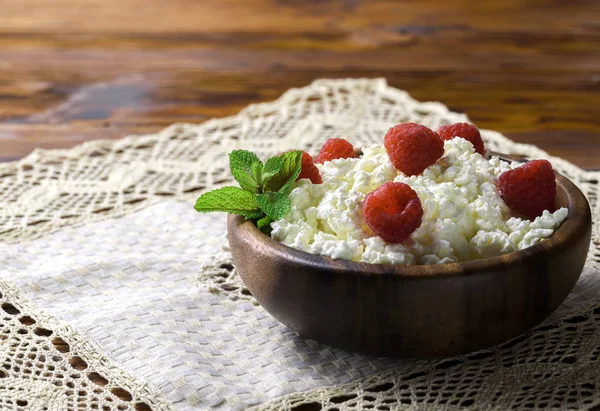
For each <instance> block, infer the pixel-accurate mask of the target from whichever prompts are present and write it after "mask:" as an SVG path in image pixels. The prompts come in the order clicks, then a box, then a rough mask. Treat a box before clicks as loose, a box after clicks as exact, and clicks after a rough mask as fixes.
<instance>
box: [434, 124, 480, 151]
mask: <svg viewBox="0 0 600 411" xmlns="http://www.w3.org/2000/svg"><path fill="white" fill-rule="evenodd" d="M438 134H439V135H440V137H441V138H442V139H443V140H452V139H453V138H454V137H462V138H464V139H465V140H467V141H469V142H470V143H471V144H473V147H475V151H477V152H478V153H479V154H481V155H484V154H485V147H484V146H483V140H482V139H481V134H480V133H479V129H478V128H477V127H475V126H474V125H473V124H469V123H455V124H452V125H449V126H441V127H440V128H439V130H438Z"/></svg>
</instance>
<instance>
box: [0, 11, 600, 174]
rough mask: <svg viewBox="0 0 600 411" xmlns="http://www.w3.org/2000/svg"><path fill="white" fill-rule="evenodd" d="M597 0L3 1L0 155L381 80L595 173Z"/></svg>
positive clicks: (599, 161)
mask: <svg viewBox="0 0 600 411" xmlns="http://www.w3.org/2000/svg"><path fill="white" fill-rule="evenodd" d="M599 21H600V2H598V1H593V0H587V1H586V0H574V1H560V0H551V1H523V0H498V1H485V2H484V1H482V2H475V1H460V0H452V1H445V2H429V1H383V0H377V1H360V0H343V1H334V0H331V1H325V0H324V1H319V0H203V1H196V0H152V1H147V0H119V1H107V0H80V1H76V2H74V1H72V0H53V1H47V0H3V1H2V3H0V161H9V160H15V159H18V158H21V157H23V156H24V155H26V154H27V153H29V152H31V150H33V149H34V148H36V147H43V148H59V147H61V148H64V147H71V146H73V145H76V144H79V143H81V142H82V141H85V140H89V139H96V138H120V137H123V136H125V135H128V134H135V133H150V132H156V131H158V130H160V129H161V128H163V127H164V126H166V125H168V124H170V123H173V122H183V121H185V122H196V123H197V122H202V121H205V120H207V119H209V118H211V117H222V116H227V115H231V114H234V113H236V112H237V111H239V110H240V109H241V108H242V107H244V106H246V105H247V104H249V103H255V102H259V101H268V100H273V99H275V98H277V97H278V96H279V95H280V94H282V93H283V92H284V91H285V90H287V89H288V88H290V87H297V86H304V85H306V84H308V83H310V82H311V81H312V80H313V79H316V78H320V77H385V78H387V79H388V82H389V83H390V84H391V85H393V86H396V87H400V88H402V89H405V90H407V91H408V92H410V93H411V94H412V95H413V96H414V97H415V98H417V99H419V100H439V101H441V102H443V103H444V104H446V105H448V106H449V107H450V108H451V109H453V110H456V111H461V112H466V113H467V114H468V115H469V116H470V117H471V119H472V120H473V121H474V122H475V123H476V124H477V125H478V126H480V127H483V128H490V129H495V130H498V131H500V132H503V133H505V134H506V135H507V136H509V137H510V138H512V139H514V140H516V141H520V142H527V143H533V144H536V145H538V146H540V147H542V148H543V149H545V150H547V151H549V152H550V153H551V154H554V155H558V156H562V157H564V158H566V159H568V160H570V161H572V162H574V163H575V164H577V165H579V166H581V167H584V168H588V169H600V131H599V130H600V115H599V114H600V112H599V109H600V23H598V22H599Z"/></svg>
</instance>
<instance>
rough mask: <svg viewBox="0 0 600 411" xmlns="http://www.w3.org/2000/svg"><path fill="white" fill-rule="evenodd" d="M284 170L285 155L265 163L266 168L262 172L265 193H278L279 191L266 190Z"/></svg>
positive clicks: (272, 158)
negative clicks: (273, 179)
mask: <svg viewBox="0 0 600 411" xmlns="http://www.w3.org/2000/svg"><path fill="white" fill-rule="evenodd" d="M282 168H283V155H278V156H273V157H271V158H269V159H268V160H267V161H266V162H265V166H264V167H263V170H262V178H263V189H264V191H277V190H266V187H267V185H268V184H269V181H270V180H271V179H272V178H273V177H275V176H276V175H277V174H279V172H280V171H281V169H282Z"/></svg>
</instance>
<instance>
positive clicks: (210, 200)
mask: <svg viewBox="0 0 600 411" xmlns="http://www.w3.org/2000/svg"><path fill="white" fill-rule="evenodd" d="M229 168H230V170H231V174H232V175H233V177H234V178H235V180H236V181H237V182H238V183H239V185H240V187H241V188H240V187H222V188H219V189H216V190H212V191H209V192H207V193H204V194H202V195H201V196H200V197H199V198H198V200H196V205H195V206H194V208H195V209H196V211H198V212H200V213H208V212H214V211H223V212H226V213H230V214H238V215H241V216H242V217H244V218H246V219H248V220H253V221H254V222H255V223H256V225H257V227H258V228H259V230H261V231H262V232H265V233H267V234H268V233H270V232H271V223H272V222H273V221H276V220H280V219H282V218H283V217H285V216H286V215H287V213H288V212H289V211H290V208H291V202H290V199H289V197H288V196H289V194H290V192H291V191H292V184H294V181H296V179H297V178H298V176H299V175H300V172H301V171H302V151H301V150H295V151H288V152H287V153H283V154H280V155H277V156H273V157H271V158H269V159H268V160H267V161H266V162H265V163H264V165H263V163H262V161H260V159H259V158H258V156H257V155H256V154H254V153H252V152H251V151H247V150H234V151H232V152H231V153H229Z"/></svg>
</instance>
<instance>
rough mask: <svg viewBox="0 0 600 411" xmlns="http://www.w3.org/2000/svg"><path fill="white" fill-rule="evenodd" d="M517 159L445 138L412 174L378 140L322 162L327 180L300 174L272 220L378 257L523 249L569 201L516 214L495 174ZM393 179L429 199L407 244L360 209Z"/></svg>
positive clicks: (385, 260)
mask: <svg viewBox="0 0 600 411" xmlns="http://www.w3.org/2000/svg"><path fill="white" fill-rule="evenodd" d="M519 165H520V164H518V163H513V164H509V163H507V162H505V161H501V160H500V159H498V158H495V157H493V158H491V159H490V160H486V159H485V158H484V157H483V156H481V155H480V154H478V153H476V152H475V150H474V148H473V146H472V144H471V143H470V142H468V141H467V140H464V139H462V138H454V139H452V140H448V141H445V142H444V155H443V156H442V158H440V159H439V160H438V161H437V163H436V164H434V165H432V166H430V167H428V168H427V169H425V171H424V172H423V173H422V174H421V175H418V176H406V175H404V174H403V173H401V172H399V171H397V170H396V169H395V168H394V166H393V165H392V164H391V162H390V160H389V158H388V155H387V153H386V151H385V148H384V147H383V146H380V145H374V146H371V147H368V148H365V149H364V150H363V155H362V157H360V158H350V159H338V160H333V161H328V162H325V163H324V164H322V165H317V167H318V168H319V171H320V172H321V177H322V179H323V184H312V183H311V182H310V180H308V179H302V180H299V181H297V182H296V183H295V186H294V189H293V190H292V192H291V194H290V200H291V203H292V207H291V210H290V212H289V213H288V214H287V216H286V217H285V218H283V219H281V220H278V221H275V222H273V223H272V224H271V226H272V227H273V231H272V233H271V236H272V237H273V238H274V239H276V240H278V241H281V242H282V243H284V244H286V245H288V246H290V247H293V248H297V249H299V250H303V251H306V252H309V253H313V254H320V255H324V256H329V257H331V258H335V259H346V260H351V261H363V262H367V263H373V264H443V263H447V262H453V261H467V260H473V259H478V258H485V257H492V256H497V255H500V254H504V253H509V252H512V251H516V250H522V249H523V248H527V247H529V246H532V245H534V244H536V243H537V242H539V241H540V240H542V239H544V238H547V237H549V236H550V235H552V233H553V232H554V230H556V228H557V227H558V226H559V225H560V224H561V223H562V222H563V220H564V219H565V218H566V217H567V209H566V208H561V209H559V210H557V211H555V212H554V213H550V212H548V211H544V213H543V214H542V215H541V216H540V217H538V218H536V219H535V220H533V221H529V220H524V219H521V218H516V217H511V213H510V210H509V209H508V207H507V206H506V204H505V203H504V201H503V200H502V199H501V198H500V196H499V195H498V193H497V192H496V181H497V179H498V176H499V175H500V174H502V173H503V172H505V171H507V170H510V169H512V168H515V167H518V166H519ZM388 181H396V182H402V183H405V184H408V185H410V186H411V187H412V189H413V190H415V192H416V193H417V194H418V196H419V198H420V200H421V204H422V207H423V221H422V223H421V226H420V227H419V228H418V229H417V230H416V231H415V232H414V233H412V234H411V236H410V237H409V238H408V239H407V240H406V241H404V242H403V243H401V244H389V243H386V242H385V241H384V240H383V239H381V238H380V237H378V236H376V235H375V234H374V233H373V232H372V231H371V230H370V228H369V227H368V226H367V224H366V223H365V221H364V217H363V213H362V209H361V205H362V201H363V200H364V199H365V197H366V196H367V194H369V193H370V192H371V191H373V190H375V189H376V188H378V187H379V186H381V185H382V184H384V183H386V182H388Z"/></svg>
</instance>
